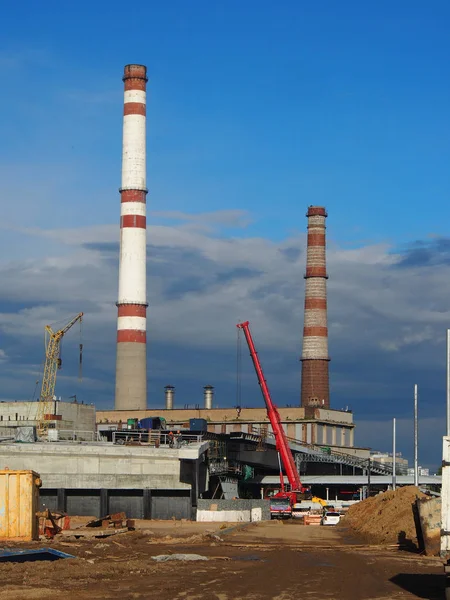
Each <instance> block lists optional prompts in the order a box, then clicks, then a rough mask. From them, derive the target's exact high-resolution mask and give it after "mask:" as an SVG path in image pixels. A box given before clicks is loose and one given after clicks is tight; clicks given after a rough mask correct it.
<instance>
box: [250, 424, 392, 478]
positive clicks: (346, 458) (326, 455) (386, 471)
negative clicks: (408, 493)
mask: <svg viewBox="0 0 450 600" xmlns="http://www.w3.org/2000/svg"><path fill="white" fill-rule="evenodd" d="M252 432H253V433H256V432H257V428H256V427H255V426H252ZM264 433H265V437H266V438H268V437H270V438H272V439H273V440H274V441H275V435H274V434H273V433H272V432H271V431H267V430H266V431H265V432H264ZM286 437H287V439H288V441H289V442H291V443H293V444H297V445H298V446H303V447H305V448H308V449H309V450H312V451H313V452H314V454H313V455H311V458H310V459H309V458H308V455H305V458H304V460H311V461H313V462H328V463H341V464H345V465H347V466H350V467H356V468H358V469H362V470H363V471H367V469H368V467H369V460H368V459H367V458H360V457H358V456H354V455H351V454H347V453H346V452H340V451H339V450H332V449H331V448H329V451H324V446H319V445H317V444H311V443H309V442H303V441H301V440H297V439H295V438H292V437H289V436H286ZM325 448H328V446H325ZM299 461H301V458H300V457H299V455H297V456H296V463H297V468H298V466H299V465H298V462H299ZM370 470H371V472H373V473H378V474H380V475H392V466H391V465H388V464H384V463H381V462H377V461H374V460H370Z"/></svg>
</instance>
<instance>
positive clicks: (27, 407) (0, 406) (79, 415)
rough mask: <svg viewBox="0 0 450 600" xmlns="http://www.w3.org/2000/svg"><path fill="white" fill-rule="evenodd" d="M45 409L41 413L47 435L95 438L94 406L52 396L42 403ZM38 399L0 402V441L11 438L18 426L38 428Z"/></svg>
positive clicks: (54, 437) (53, 436) (84, 438)
mask: <svg viewBox="0 0 450 600" xmlns="http://www.w3.org/2000/svg"><path fill="white" fill-rule="evenodd" d="M45 404H46V410H47V411H48V412H46V413H44V414H43V418H44V419H45V422H46V425H47V428H48V430H49V431H51V432H52V434H51V437H52V438H53V439H54V440H55V441H56V440H57V439H61V440H64V439H66V440H68V439H77V440H84V441H93V440H95V439H96V437H97V435H96V424H95V420H96V417H95V406H94V405H93V404H83V403H82V402H77V401H76V400H74V401H72V402H62V401H61V400H60V399H58V398H56V397H55V399H54V400H53V401H52V402H51V403H47V402H46V403H45ZM40 410H41V407H40V403H39V402H0V440H1V439H11V437H14V436H15V433H16V430H17V429H18V428H24V427H33V428H35V429H36V430H38V429H39V421H40V418H41V417H40Z"/></svg>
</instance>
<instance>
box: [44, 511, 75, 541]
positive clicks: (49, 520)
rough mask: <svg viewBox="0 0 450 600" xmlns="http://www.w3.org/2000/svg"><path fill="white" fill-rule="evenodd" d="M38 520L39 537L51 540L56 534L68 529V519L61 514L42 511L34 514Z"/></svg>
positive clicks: (64, 514) (65, 515)
mask: <svg viewBox="0 0 450 600" xmlns="http://www.w3.org/2000/svg"><path fill="white" fill-rule="evenodd" d="M36 516H37V517H38V519H39V535H43V536H45V537H46V538H47V539H53V538H54V537H55V535H56V534H57V533H60V532H61V531H63V530H66V529H70V517H69V516H68V515H67V514H66V513H63V512H51V511H50V510H48V509H47V510H44V511H42V512H38V513H36Z"/></svg>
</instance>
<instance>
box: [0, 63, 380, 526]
mask: <svg viewBox="0 0 450 600" xmlns="http://www.w3.org/2000/svg"><path fill="white" fill-rule="evenodd" d="M123 82H124V109H123V145H122V184H121V188H120V199H121V201H120V205H121V212H120V214H121V217H120V255H119V276H118V301H117V309H118V317H117V344H116V381H115V398H114V410H112V409H111V410H99V411H97V412H96V411H95V407H94V406H92V405H86V404H83V403H80V402H76V401H74V402H70V403H69V402H61V401H60V400H57V399H56V396H54V387H55V381H56V373H57V369H58V368H59V367H60V356H59V344H60V341H61V339H62V336H63V335H64V334H65V333H66V332H67V331H68V329H69V328H70V327H71V326H72V325H73V324H74V323H75V322H77V321H78V320H80V321H81V318H82V315H83V313H79V315H77V316H76V317H75V318H74V319H72V321H70V323H68V324H67V325H66V326H65V327H64V328H63V329H61V330H59V331H57V332H53V330H52V329H51V328H50V327H49V326H48V327H47V331H48V333H49V335H50V340H49V344H48V347H47V353H46V365H45V369H44V383H43V390H42V392H41V397H40V399H39V401H37V402H14V403H11V402H3V403H0V442H1V443H0V460H1V461H3V465H4V466H7V467H8V468H10V469H32V470H34V471H36V472H38V473H39V474H40V476H41V479H42V489H41V504H42V508H49V509H50V510H51V509H54V510H59V511H64V512H69V513H72V514H78V515H96V516H100V515H105V514H108V513H111V512H118V511H124V512H126V513H127V515H128V516H130V517H135V518H186V519H190V518H195V514H196V510H197V507H198V506H199V502H201V501H202V500H203V499H208V498H225V499H232V498H235V497H238V496H239V495H240V493H245V494H246V495H247V497H248V496H251V497H253V498H261V496H262V495H264V493H265V489H264V488H265V487H268V486H269V487H270V486H272V487H273V485H276V484H277V482H279V458H278V453H277V449H276V444H275V437H274V429H273V426H272V424H271V422H270V421H269V418H268V411H267V410H266V408H265V407H264V403H263V401H261V406H260V407H257V408H243V407H233V408H232V407H218V406H217V404H216V402H215V401H214V387H213V386H212V385H206V386H205V387H204V395H203V400H202V407H200V404H198V405H196V407H195V408H188V407H187V406H186V403H185V401H184V400H180V401H178V400H177V397H178V396H177V397H176V396H175V392H176V390H175V388H174V387H173V386H171V385H167V386H166V388H165V392H164V393H165V408H163V409H159V408H156V405H159V404H160V402H159V399H155V398H151V399H150V402H148V398H147V364H146V363H147V350H146V346H147V320H146V315H147V297H146V294H147V290H146V224H147V221H146V196H147V182H146V88H147V69H146V67H145V66H143V65H127V66H125V69H124V75H123ZM306 216H307V220H308V236H307V252H306V257H307V258H306V271H305V275H304V277H305V299H304V328H303V340H302V341H303V348H302V354H301V357H300V361H301V373H302V383H301V392H300V399H299V402H298V404H297V406H290V407H284V408H279V409H278V413H279V421H277V424H276V426H278V431H279V433H280V434H281V435H282V436H283V435H284V436H286V437H287V440H288V442H287V443H288V445H289V448H290V450H291V452H292V455H293V458H292V459H291V461H293V460H295V465H296V468H297V471H298V472H300V474H301V475H302V478H303V477H304V478H305V480H311V482H312V484H311V485H312V486H313V491H314V493H315V494H317V495H324V494H325V493H326V494H327V495H328V493H329V492H330V493H332V494H334V496H333V497H336V498H337V497H338V496H339V495H341V496H343V497H344V498H346V497H348V496H346V494H347V495H352V496H353V495H354V494H355V493H356V492H357V489H358V488H357V487H355V486H356V485H359V486H360V485H361V482H364V481H366V480H367V479H368V478H370V475H371V474H372V473H373V474H374V475H377V476H380V477H383V476H384V477H386V476H389V474H390V473H392V464H390V465H389V464H386V461H382V460H379V461H378V460H377V459H376V458H375V457H371V454H370V449H369V448H357V447H355V445H354V429H355V423H354V421H353V413H352V412H351V411H349V410H335V409H333V408H332V407H331V402H330V382H329V360H330V359H329V355H328V323H327V287H326V281H327V278H328V275H327V268H326V235H325V230H326V226H325V221H326V218H327V212H326V209H325V207H323V206H309V207H308V210H307V215H306ZM300 341H301V340H299V345H300ZM81 352H82V345H81V344H80V367H81ZM177 394H178V392H177ZM161 400H162V397H161ZM149 405H150V407H151V406H152V405H153V407H152V408H148V406H149ZM151 417H159V422H160V423H163V424H164V426H161V427H159V428H158V429H157V430H155V431H154V430H152V428H151V427H150V428H149V429H150V430H149V429H146V428H140V427H139V422H140V421H141V422H143V420H144V419H149V418H151ZM129 420H131V421H132V422H133V423H135V424H136V425H135V426H134V427H132V428H130V426H129ZM280 423H281V427H279V424H280ZM27 427H28V428H30V427H31V428H34V429H35V430H36V433H37V434H38V438H39V441H33V440H30V439H28V440H27V441H28V442H29V443H25V444H17V443H15V442H14V440H18V439H20V432H21V431H22V430H23V429H24V428H27ZM169 431H180V432H181V433H180V437H179V440H178V442H177V444H178V445H177V446H175V445H174V444H173V443H172V442H171V438H170V437H169V435H168V432H169ZM283 432H284V434H283ZM294 470H295V469H294ZM333 477H335V478H339V477H340V478H341V479H340V480H339V481H338V480H335V483H330V481H331V479H330V478H333ZM356 481H357V482H358V483H356ZM315 482H317V483H315ZM314 486H315V487H316V489H314Z"/></svg>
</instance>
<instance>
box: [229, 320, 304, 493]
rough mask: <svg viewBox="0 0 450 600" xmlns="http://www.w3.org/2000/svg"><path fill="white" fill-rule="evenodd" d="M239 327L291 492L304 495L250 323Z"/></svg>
mask: <svg viewBox="0 0 450 600" xmlns="http://www.w3.org/2000/svg"><path fill="white" fill-rule="evenodd" d="M237 327H238V329H242V331H243V332H244V335H245V339H246V341H247V345H248V349H249V350H250V356H251V357H252V361H253V365H254V367H255V371H256V376H257V377H258V383H259V385H260V387H261V393H262V395H263V398H264V402H265V403H266V408H267V416H268V417H269V421H270V424H271V425H272V430H273V433H274V435H275V443H276V449H277V451H278V452H279V454H280V456H281V461H282V463H283V466H284V469H285V471H286V476H287V478H288V481H289V485H290V487H291V492H300V493H302V494H303V493H304V492H305V491H306V490H305V488H304V487H303V485H302V482H301V480H300V475H299V473H298V471H297V467H296V466H295V461H294V457H293V456H292V452H291V449H290V447H289V442H288V440H287V437H286V434H285V432H284V429H283V426H282V424H281V418H280V414H279V412H278V409H277V407H276V406H275V405H274V403H273V402H272V398H271V396H270V392H269V388H268V386H267V382H266V380H265V378H264V372H263V370H262V366H261V363H260V362H259V358H258V353H257V351H256V348H255V344H254V343H253V338H252V334H251V333H250V327H249V322H248V321H245V323H238V325H237ZM280 479H281V490H282V493H283V492H284V482H283V474H282V473H280Z"/></svg>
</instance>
